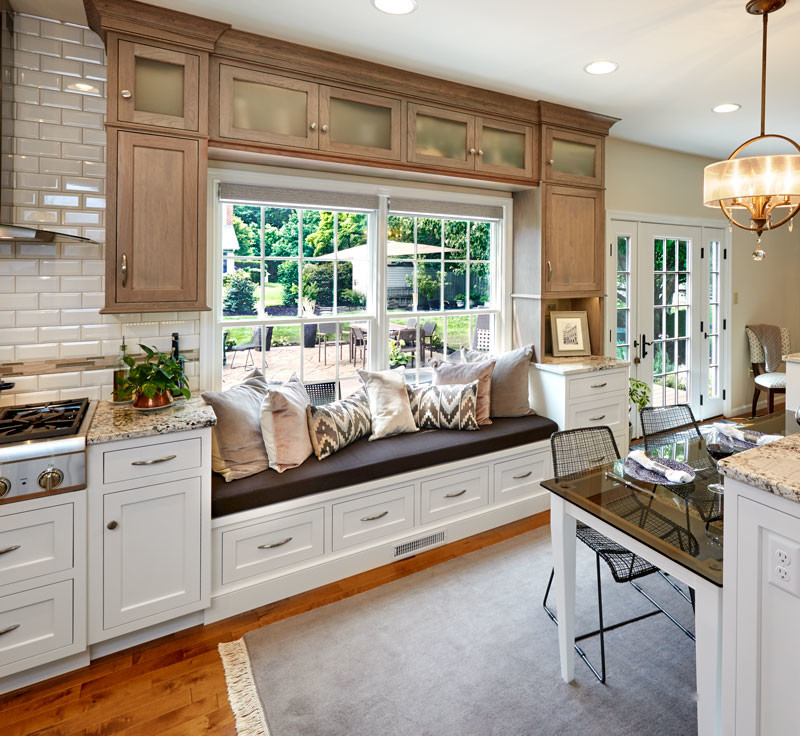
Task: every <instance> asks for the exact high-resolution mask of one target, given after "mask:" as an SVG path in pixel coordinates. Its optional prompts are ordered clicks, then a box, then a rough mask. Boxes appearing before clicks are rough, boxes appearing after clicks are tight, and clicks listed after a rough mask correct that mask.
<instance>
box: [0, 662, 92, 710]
mask: <svg viewBox="0 0 800 736" xmlns="http://www.w3.org/2000/svg"><path fill="white" fill-rule="evenodd" d="M88 664H89V652H88V651H85V652H78V653H77V654H73V655H72V656H70V657H64V658H63V659H57V660H56V661H55V662H48V663H47V664H43V665H39V666H38V667H34V668H33V669H30V670H25V671H23V672H20V673H18V674H16V675H9V676H8V677H4V678H3V679H0V694H2V693H10V692H13V691H14V690H19V689H21V688H23V687H28V686H29V685H33V684H34V683H37V682H42V681H43V680H49V679H50V678H51V677H58V676H59V675H63V674H64V673H65V672H71V671H72V670H77V669H80V668H81V667H85V666H86V665H88ZM0 720H2V716H0Z"/></svg>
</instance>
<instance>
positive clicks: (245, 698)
mask: <svg viewBox="0 0 800 736" xmlns="http://www.w3.org/2000/svg"><path fill="white" fill-rule="evenodd" d="M218 648H219V655H220V657H221V658H222V666H223V667H224V668H225V682H226V684H227V685H228V700H229V701H230V704H231V710H233V715H234V716H235V718H236V733H237V734H238V736H270V732H269V726H268V725H267V719H266V716H265V714H264V708H263V706H262V705H261V699H260V698H259V697H258V691H257V690H256V683H255V679H254V678H253V671H252V669H251V668H250V655H249V654H248V652H247V645H246V644H245V643H244V639H237V640H236V641H232V642H221V643H220V644H219V645H218Z"/></svg>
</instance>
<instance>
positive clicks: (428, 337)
mask: <svg viewBox="0 0 800 736" xmlns="http://www.w3.org/2000/svg"><path fill="white" fill-rule="evenodd" d="M434 332H436V322H423V323H422V359H423V361H424V359H425V348H426V347H427V348H428V350H430V353H431V358H432V357H433V333H434Z"/></svg>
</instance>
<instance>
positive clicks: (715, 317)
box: [706, 240, 722, 399]
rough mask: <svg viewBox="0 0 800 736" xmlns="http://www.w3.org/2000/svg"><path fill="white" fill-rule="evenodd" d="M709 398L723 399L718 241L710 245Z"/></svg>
mask: <svg viewBox="0 0 800 736" xmlns="http://www.w3.org/2000/svg"><path fill="white" fill-rule="evenodd" d="M708 251H709V252H708V257H709V263H708V328H707V332H706V335H707V340H708V396H709V397H710V398H712V399H719V398H720V397H721V393H722V392H721V389H720V375H719V337H720V334H719V330H720V324H719V309H720V293H719V283H720V257H719V256H720V246H719V242H718V241H715V240H714V241H711V242H710V243H709V244H708Z"/></svg>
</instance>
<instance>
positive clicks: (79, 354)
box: [61, 340, 103, 358]
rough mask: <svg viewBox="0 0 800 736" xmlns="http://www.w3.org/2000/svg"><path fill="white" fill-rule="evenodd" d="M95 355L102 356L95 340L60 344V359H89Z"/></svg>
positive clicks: (98, 344)
mask: <svg viewBox="0 0 800 736" xmlns="http://www.w3.org/2000/svg"><path fill="white" fill-rule="evenodd" d="M95 355H103V353H102V352H101V351H100V343H99V342H98V341H97V340H88V341H84V342H65V343H62V344H61V357H62V358H89V357H92V356H95Z"/></svg>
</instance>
